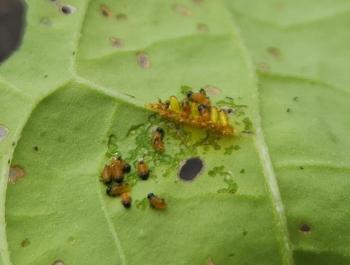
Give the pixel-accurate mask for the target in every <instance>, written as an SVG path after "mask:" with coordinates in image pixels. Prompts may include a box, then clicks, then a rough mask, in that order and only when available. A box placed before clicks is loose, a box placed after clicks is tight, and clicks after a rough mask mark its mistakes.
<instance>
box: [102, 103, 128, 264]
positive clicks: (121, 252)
mask: <svg viewBox="0 0 350 265" xmlns="http://www.w3.org/2000/svg"><path fill="white" fill-rule="evenodd" d="M117 109H118V108H115V110H114V112H113V113H112V115H111V118H110V121H111V122H110V125H109V126H108V128H107V129H108V130H109V129H110V128H111V127H112V121H113V119H114V117H115V114H116V111H117ZM106 135H107V133H106ZM106 151H107V150H106ZM100 161H101V163H102V162H103V158H101V159H100ZM99 187H100V181H98V180H97V179H96V192H97V196H98V200H99V202H100V204H101V208H102V211H103V215H104V217H105V219H106V222H107V225H108V229H109V231H110V232H111V235H112V238H113V241H114V243H115V246H116V248H117V250H118V254H119V257H120V260H121V262H122V265H127V261H126V257H125V254H124V250H123V247H122V245H121V242H120V239H119V237H118V233H117V231H116V230H115V227H114V225H113V223H112V220H111V217H110V215H109V213H108V211H107V207H106V203H105V201H104V200H103V197H102V192H101V190H100V188H99Z"/></svg>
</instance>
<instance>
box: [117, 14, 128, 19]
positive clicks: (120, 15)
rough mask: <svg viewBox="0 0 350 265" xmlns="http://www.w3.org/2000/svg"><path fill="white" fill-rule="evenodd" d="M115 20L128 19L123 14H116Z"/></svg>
mask: <svg viewBox="0 0 350 265" xmlns="http://www.w3.org/2000/svg"><path fill="white" fill-rule="evenodd" d="M115 18H116V19H117V20H127V19H128V16H127V15H125V14H123V13H118V14H117V15H116V16H115Z"/></svg>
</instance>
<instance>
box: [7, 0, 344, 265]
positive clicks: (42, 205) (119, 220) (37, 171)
mask: <svg viewBox="0 0 350 265" xmlns="http://www.w3.org/2000/svg"><path fill="white" fill-rule="evenodd" d="M255 2H256V1H254V2H252V3H251V5H247V4H246V2H243V1H227V3H226V5H225V4H224V3H222V2H219V1H203V2H202V1H177V2H173V1H155V0H154V1H151V0H150V1H147V3H143V2H140V1H119V2H117V1H112V0H107V1H103V2H101V1H97V0H94V1H83V0H74V1H73V0H71V1H69V3H64V4H69V7H70V8H72V11H74V12H72V13H71V14H69V15H66V14H64V13H62V12H61V7H62V5H61V4H63V3H61V2H58V1H53V2H52V1H28V11H27V29H26V35H25V38H24V43H23V46H22V47H21V48H20V50H19V51H18V52H17V53H16V54H15V55H14V56H12V57H11V59H10V60H8V61H7V62H6V63H5V64H4V65H2V66H1V69H0V77H1V78H0V94H1V97H0V102H1V105H2V106H4V107H5V108H4V109H6V111H5V112H2V113H0V123H1V124H2V125H3V127H6V128H7V130H8V134H7V135H6V137H5V138H4V140H2V141H1V142H0V158H1V166H0V168H1V183H0V185H1V186H0V194H1V196H2V200H1V202H2V203H1V205H0V211H1V212H0V251H1V252H0V255H1V261H0V264H1V262H2V265H10V264H14V265H16V264H24V265H30V264H52V263H54V262H55V261H58V260H62V261H63V262H64V263H65V264H115V265H117V264H123V265H133V264H135V265H138V264H146V265H148V264H159V265H160V264H167V265H172V264H174V265H175V264H176V265H178V264H194V265H197V264H198V265H202V264H210V261H213V262H214V263H215V264H259V265H260V264H261V265H263V264H266V265H274V264H285V265H287V264H288V265H291V264H311V262H316V261H317V262H318V263H315V264H332V263H331V262H333V261H336V263H337V264H348V263H347V262H348V260H347V257H346V254H347V245H348V244H347V241H346V235H347V229H346V225H345V224H346V219H347V210H346V207H345V206H344V205H346V203H345V204H344V203H343V202H344V201H345V202H346V200H347V198H346V196H345V195H346V192H345V191H346V189H347V185H348V183H347V181H346V172H347V166H346V165H347V162H348V156H347V155H346V150H347V140H346V132H347V129H348V128H347V124H349V123H348V121H347V119H348V118H347V116H346V115H345V113H346V110H347V104H346V101H347V92H346V89H345V88H344V89H335V87H346V85H347V77H346V76H343V75H341V74H339V73H340V72H341V71H342V67H345V66H346V65H345V63H346V60H345V59H344V58H347V57H346V56H345V55H346V52H347V50H346V49H345V47H346V45H345V44H344V46H342V47H337V46H336V45H340V44H339V43H340V42H339V38H338V39H337V41H336V40H335V39H336V38H334V39H333V42H332V40H329V43H328V42H327V43H328V44H324V46H322V45H319V44H318V42H317V41H318V40H320V39H323V36H324V35H323V34H327V33H329V31H330V30H331V29H332V28H334V27H335V26H336V25H338V26H339V27H337V29H338V30H339V32H337V34H339V36H340V35H342V32H345V29H346V26H345V25H346V23H347V20H346V16H345V15H342V12H343V9H344V7H347V4H346V2H344V1H337V3H336V5H331V4H330V2H327V1H322V4H320V5H319V6H318V8H317V12H316V11H315V12H316V13H318V14H319V16H316V15H313V16H308V13H307V12H305V14H304V13H302V14H298V16H295V13H296V12H298V11H299V8H300V7H299V6H297V5H296V6H295V5H294V4H291V6H288V8H286V10H287V11H286V12H287V14H288V15H287V16H282V15H276V17H273V16H272V17H271V16H269V14H270V13H271V12H272V11H271V10H269V9H268V7H270V6H269V5H266V6H265V7H264V8H265V9H264V8H261V7H260V6H259V5H258V4H256V3H255ZM269 4H271V6H272V5H273V3H272V1H271V3H270V2H269ZM101 5H104V6H105V7H107V8H108V12H107V13H106V12H105V14H103V13H102V12H101ZM252 6H254V8H252ZM330 7H332V8H330ZM271 8H272V7H271ZM304 8H305V10H308V9H307V8H309V9H310V8H311V6H308V5H307V4H306V6H304ZM109 12H110V13H109ZM272 13H273V12H272ZM110 14H111V15H110ZM274 14H279V13H278V12H275V11H274ZM294 18H295V19H294ZM324 19H326V20H327V19H329V20H330V21H329V20H327V23H326V22H324V21H323V20H324ZM236 21H237V22H238V25H239V26H240V27H241V30H240V32H241V34H242V36H243V37H244V41H245V42H246V43H247V47H248V48H249V49H250V50H251V51H252V54H253V60H254V61H255V62H256V64H257V65H258V67H260V68H259V69H260V70H259V69H258V72H259V83H257V78H256V76H255V69H254V67H253V66H252V64H251V62H250V60H251V59H250V54H249V52H248V51H247V50H246V48H245V46H244V41H243V38H242V36H241V35H240V33H239V30H238V28H237V26H236V24H235V22H236ZM315 21H316V22H315ZM323 22H324V23H325V27H322V28H320V27H319V26H316V25H315V26H313V25H314V23H316V24H317V23H323ZM328 23H329V24H328ZM332 23H333V24H332ZM326 24H327V25H326ZM276 25H277V26H276ZM327 30H328V31H327ZM342 30H343V31H342ZM294 31H295V32H294ZM310 32H312V33H313V34H310ZM263 33H264V34H263ZM265 33H266V34H265ZM296 36H297V37H296ZM288 37H290V40H288ZM305 37H308V38H309V39H307V41H305V40H304V38H305ZM294 38H300V43H303V45H305V47H304V48H305V49H302V50H303V51H304V50H306V52H305V54H304V56H302V58H303V60H302V62H299V61H297V58H298V57H297V56H296V55H295V54H296V53H297V51H298V48H294V46H292V45H290V43H291V42H293V41H292V40H294ZM286 39H287V40H288V41H286ZM301 40H303V41H301ZM272 41H273V42H272ZM267 43H268V45H271V47H274V48H276V49H271V47H270V46H268V47H265V44H267ZM270 43H271V44H270ZM332 45H334V46H332ZM315 46H316V47H318V49H319V50H317V49H315V48H314V47H315ZM329 47H332V48H337V52H338V53H339V54H338V55H339V56H337V57H336V58H335V59H334V60H327V61H325V62H324V63H320V61H319V60H321V59H323V58H324V57H323V56H321V55H322V54H323V53H324V51H325V50H323V49H328V48H329ZM306 48H309V50H307V49H306ZM265 49H267V51H265ZM279 50H281V52H282V55H281V54H280V56H283V58H282V57H281V58H277V57H278V54H279V52H278V51H279ZM308 51H309V52H313V55H312V56H310V58H308V57H307V56H306V55H308ZM265 53H267V54H265ZM287 54H288V55H287ZM284 56H290V58H288V60H287V59H285V58H284ZM298 56H299V55H298ZM315 58H318V59H319V60H317V62H316V61H315V60H316V59H315ZM287 61H288V62H287ZM261 62H263V63H265V68H266V65H268V67H269V68H268V70H269V71H262V70H261V69H263V70H265V68H264V67H263V68H261ZM321 66H322V67H321ZM327 67H329V68H327ZM274 69H276V70H274ZM277 69H278V70H277ZM320 69H322V71H320ZM336 70H339V73H338V71H336ZM337 75H338V76H337ZM258 84H259V89H258ZM183 85H188V86H191V87H194V88H197V87H203V86H211V87H216V88H219V89H220V91H221V93H220V94H219V95H217V96H213V100H214V102H215V101H216V102H218V101H219V100H223V99H225V97H226V96H229V97H233V98H235V99H237V100H239V103H241V104H246V105H248V108H247V109H246V110H245V112H246V116H247V117H249V118H250V119H251V120H252V122H253V130H254V133H253V134H250V135H247V134H242V135H241V136H239V137H235V138H233V139H223V140H217V141H215V142H214V143H211V144H210V145H209V146H205V145H204V146H203V145H198V146H196V145H195V147H194V148H192V145H191V144H190V145H187V144H186V141H185V142H183V141H182V140H183V137H184V136H186V137H190V140H189V142H190V143H194V142H195V143H198V140H199V141H200V140H201V139H203V137H204V136H203V133H201V132H199V131H197V130H192V129H189V128H186V129H185V130H182V131H181V132H182V133H183V134H184V136H178V135H176V132H177V131H176V130H174V128H173V127H172V126H171V124H169V123H166V122H164V121H161V120H158V119H155V120H153V119H152V116H150V115H151V114H150V112H149V111H148V110H146V109H145V107H144V104H145V103H149V102H154V101H156V100H157V98H162V99H166V98H168V97H169V96H171V95H176V96H178V97H181V93H180V87H181V86H183ZM281 88H283V90H282V89H281ZM320 91H321V92H320ZM296 96H298V100H295V99H294V100H293V98H295V97H296ZM332 104H333V105H336V106H337V108H331V106H332ZM288 108H289V109H290V111H289V112H287V111H286V110H287V109H288ZM341 113H344V115H340V114H341ZM321 115H322V116H321ZM261 120H262V126H261V125H260V124H261ZM159 124H161V125H162V126H164V127H165V128H166V132H168V134H167V142H166V152H165V154H164V156H163V157H159V156H156V155H155V154H154V153H153V152H152V151H151V147H150V144H149V142H148V141H149V133H150V130H151V129H152V128H153V127H154V126H156V125H159ZM240 126H242V125H240ZM263 129H264V131H263ZM264 134H265V135H266V140H267V143H268V145H266V143H265V138H264ZM186 139H187V138H186ZM187 140H188V139H187ZM236 146H238V148H236ZM112 149H113V151H115V150H117V151H118V152H120V153H121V154H122V155H123V157H126V158H128V159H129V160H130V161H131V162H132V163H134V162H135V161H136V160H137V159H138V158H140V156H145V157H146V158H147V159H148V160H149V161H150V165H151V175H152V177H151V178H150V180H148V181H147V182H141V181H138V182H137V183H136V184H135V186H134V187H133V190H132V197H133V202H134V206H133V207H132V209H130V210H125V209H124V208H123V207H122V205H121V204H120V202H119V200H118V199H112V198H109V197H107V196H106V195H105V187H104V186H103V185H102V184H101V182H100V181H99V174H100V172H101V170H102V168H103V165H104V163H106V161H107V158H106V152H108V151H110V150H112ZM269 150H270V151H269ZM192 156H199V157H200V158H202V159H203V161H204V162H205V168H204V171H203V174H202V175H200V176H199V177H197V178H196V179H195V180H193V181H192V182H184V181H182V180H180V179H179V178H178V169H179V166H180V163H181V161H183V160H184V159H186V158H189V157H192ZM271 158H272V163H271ZM9 159H10V160H11V161H10V164H11V165H12V166H15V165H16V166H20V168H21V169H23V170H24V177H23V178H21V179H19V180H18V181H17V182H16V183H15V184H7V179H8V177H7V176H8V169H9ZM300 167H303V169H300ZM218 168H221V169H223V170H219V172H216V173H215V169H218ZM133 174H134V175H135V173H133ZM132 176H133V175H131V176H130V177H131V178H132ZM228 177H229V181H228ZM231 181H234V183H236V185H237V187H238V190H237V192H236V193H235V194H231V193H226V192H224V193H222V192H220V191H223V190H229V189H227V183H231ZM277 181H278V183H277ZM335 182H337V183H338V182H340V184H337V185H335V184H334V183H335ZM278 184H279V185H278ZM6 189H7V191H6ZM280 191H281V196H280ZM149 192H154V193H156V194H161V195H162V196H163V197H164V198H166V200H167V202H168V209H167V210H166V211H164V212H160V211H155V210H152V209H149V208H148V207H146V208H145V209H143V207H142V200H143V199H144V198H145V197H146V196H147V194H148V193H149ZM325 194H326V195H327V196H325ZM281 197H282V198H281ZM5 198H6V200H5ZM282 199H283V200H282ZM341 201H342V203H339V202H341ZM284 205H285V207H286V215H285V214H284ZM137 206H139V207H137ZM5 209H6V214H5ZM330 212H331V213H334V214H333V215H332V216H331V217H330V216H329V213H330ZM337 212H341V214H335V213H337ZM316 213H317V215H316ZM325 219H328V220H329V221H327V222H325V221H323V220H325ZM5 220H6V226H5ZM302 224H307V225H309V226H310V227H311V229H312V230H311V232H310V233H301V232H300V231H299V230H300V229H299V227H300V225H302ZM328 225H330V226H328ZM333 229H336V230H337V231H339V234H338V235H341V236H344V239H345V240H344V241H343V243H340V242H339V239H338V237H337V236H335V235H333V234H332V233H331V232H332V230H333ZM289 237H290V239H289ZM327 243H331V246H329V245H327ZM335 246H336V247H335ZM293 259H294V261H293ZM310 260H311V261H310ZM322 262H323V263H322Z"/></svg>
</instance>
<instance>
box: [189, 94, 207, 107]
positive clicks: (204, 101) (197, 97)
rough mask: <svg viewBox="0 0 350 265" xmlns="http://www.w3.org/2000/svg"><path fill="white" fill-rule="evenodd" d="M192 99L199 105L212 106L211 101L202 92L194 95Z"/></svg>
mask: <svg viewBox="0 0 350 265" xmlns="http://www.w3.org/2000/svg"><path fill="white" fill-rule="evenodd" d="M190 98H191V100H192V101H194V102H196V103H198V104H203V105H206V106H210V100H209V99H208V97H207V96H206V95H204V94H202V93H200V92H198V93H193V94H192V95H191V97H190Z"/></svg>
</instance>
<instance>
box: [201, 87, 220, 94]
mask: <svg viewBox="0 0 350 265" xmlns="http://www.w3.org/2000/svg"><path fill="white" fill-rule="evenodd" d="M204 89H205V92H207V94H208V95H209V96H217V95H220V94H221V92H222V91H221V89H220V88H218V87H216V86H211V85H205V86H204Z"/></svg>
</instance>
